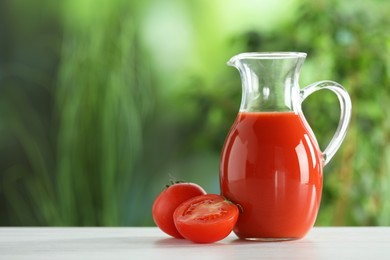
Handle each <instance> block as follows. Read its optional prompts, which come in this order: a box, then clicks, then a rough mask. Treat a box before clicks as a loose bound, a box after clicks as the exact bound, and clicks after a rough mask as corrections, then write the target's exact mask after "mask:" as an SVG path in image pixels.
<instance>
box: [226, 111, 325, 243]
mask: <svg viewBox="0 0 390 260" xmlns="http://www.w3.org/2000/svg"><path fill="white" fill-rule="evenodd" d="M302 118H303V116H301V115H300V114H299V113H295V112H240V113H239V114H238V116H237V118H236V121H235V123H234V125H233V126H232V128H231V130H230V132H229V134H228V136H227V138H226V141H225V144H224V148H223V151H222V156H221V166H220V185H221V193H222V195H223V196H225V197H226V198H227V199H229V200H231V201H232V202H234V203H236V204H239V205H240V206H241V208H242V212H241V213H240V216H239V218H238V222H237V224H236V226H235V228H234V232H235V233H236V235H237V236H238V237H240V238H244V239H260V240H261V239H266V240H267V239H270V240H278V239H296V238H301V237H303V236H304V235H305V234H306V233H307V232H308V231H309V230H310V228H311V227H312V226H313V225H314V222H315V219H316V217H317V212H318V209H319V206H320V200H321V191H322V168H323V156H322V153H321V151H320V149H319V146H318V144H317V141H316V140H315V139H314V137H313V136H314V135H313V134H312V132H311V129H310V128H309V126H308V124H307V123H306V121H304V119H302Z"/></svg>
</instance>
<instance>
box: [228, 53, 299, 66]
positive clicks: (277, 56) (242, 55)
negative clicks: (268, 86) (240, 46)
mask: <svg viewBox="0 0 390 260" xmlns="http://www.w3.org/2000/svg"><path fill="white" fill-rule="evenodd" d="M306 56H307V53H305V52H282V51H279V52H243V53H240V54H237V55H235V56H233V57H232V58H231V59H230V60H229V61H228V65H234V63H235V62H236V61H237V60H242V59H263V60H268V59H292V58H306Z"/></svg>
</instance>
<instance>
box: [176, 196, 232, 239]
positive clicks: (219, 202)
mask: <svg viewBox="0 0 390 260" xmlns="http://www.w3.org/2000/svg"><path fill="white" fill-rule="evenodd" d="M238 214H239V210H238V207H237V206H236V205H234V204H233V203H231V202H230V201H228V200H226V199H225V198H223V197H222V196H219V195H217V194H206V195H200V196H197V197H194V198H192V199H189V200H187V201H185V202H183V203H182V204H180V206H179V207H177V208H176V210H175V212H174V214H173V219H174V222H175V226H176V228H177V230H178V231H179V233H180V234H181V235H182V236H183V237H184V238H186V239H188V240H191V241H193V242H196V243H212V242H216V241H219V240H221V239H223V238H225V237H227V236H228V235H229V234H230V232H231V231H232V230H233V227H234V225H235V224H236V222H237V218H238Z"/></svg>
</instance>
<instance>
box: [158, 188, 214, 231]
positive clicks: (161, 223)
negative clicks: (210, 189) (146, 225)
mask: <svg viewBox="0 0 390 260" xmlns="http://www.w3.org/2000/svg"><path fill="white" fill-rule="evenodd" d="M202 194H206V192H205V190H204V189H203V188H202V187H200V186H199V185H197V184H195V183H175V184H173V185H171V186H169V187H168V188H167V189H165V190H164V191H162V192H161V193H160V194H159V195H158V196H157V198H156V199H155V201H154V203H153V207H152V215H153V220H154V222H155V223H156V225H157V226H158V227H159V228H160V229H161V230H162V231H164V232H165V233H166V234H168V235H170V236H173V237H176V238H183V236H182V235H181V234H180V233H179V232H178V231H177V229H176V226H175V224H174V221H173V213H174V211H175V209H176V208H177V207H178V206H179V205H180V204H181V203H183V202H184V201H186V200H188V199H190V198H193V197H195V196H199V195H202Z"/></svg>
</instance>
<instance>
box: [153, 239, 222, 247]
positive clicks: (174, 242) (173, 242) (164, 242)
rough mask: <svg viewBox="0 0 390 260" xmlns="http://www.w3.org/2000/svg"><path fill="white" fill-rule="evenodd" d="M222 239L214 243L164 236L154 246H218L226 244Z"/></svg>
mask: <svg viewBox="0 0 390 260" xmlns="http://www.w3.org/2000/svg"><path fill="white" fill-rule="evenodd" d="M226 245H227V244H226V243H224V241H223V240H221V241H219V242H214V243H194V242H191V241H189V240H186V239H178V238H164V239H160V240H157V241H155V242H154V246H155V247H156V248H170V247H178V246H180V247H219V246H226Z"/></svg>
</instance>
